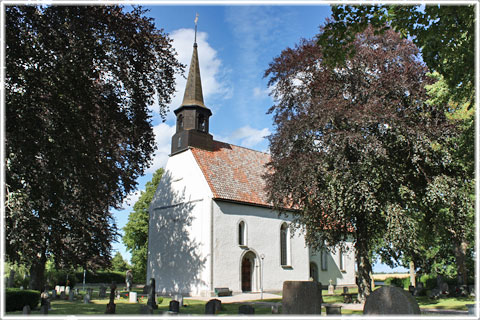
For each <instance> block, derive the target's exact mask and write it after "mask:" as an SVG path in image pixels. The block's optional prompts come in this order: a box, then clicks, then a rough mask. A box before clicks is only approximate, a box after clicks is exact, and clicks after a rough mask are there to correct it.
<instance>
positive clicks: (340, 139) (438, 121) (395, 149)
mask: <svg viewBox="0 0 480 320" xmlns="http://www.w3.org/2000/svg"><path fill="white" fill-rule="evenodd" d="M353 45H354V49H355V51H354V52H355V53H354V55H353V56H351V57H350V58H349V59H348V60H347V61H346V62H345V64H344V65H343V66H338V67H335V66H332V65H331V64H328V63H326V62H325V60H324V56H323V50H322V47H320V46H319V45H318V44H317V43H316V41H314V40H311V41H307V40H304V41H303V42H301V43H300V44H299V45H297V46H296V47H295V48H293V49H292V48H288V49H286V50H284V51H283V52H282V54H281V55H280V56H279V57H277V58H275V59H274V61H273V62H272V63H271V64H270V67H269V69H268V70H267V71H266V76H267V77H270V79H269V84H270V85H273V86H274V89H273V95H274V98H275V100H276V103H275V105H274V106H272V107H271V108H270V110H269V112H271V113H273V116H274V125H275V127H276V131H275V133H274V134H273V135H271V136H270V137H269V141H270V151H271V157H272V160H271V162H270V163H269V168H270V170H269V174H268V175H267V176H266V179H267V189H268V194H269V197H270V200H271V201H272V203H273V204H274V206H275V207H276V208H277V209H278V210H280V211H282V210H284V208H286V207H287V208H296V209H297V210H298V211H297V212H298V213H297V214H296V215H295V219H294V222H295V225H296V226H297V227H299V228H301V229H303V231H304V232H305V234H306V241H307V243H308V244H309V245H310V246H312V247H313V248H320V247H322V246H324V245H325V244H328V245H334V246H342V245H343V244H344V243H345V241H348V240H351V239H353V241H354V248H355V251H356V257H357V270H358V285H359V294H360V298H361V299H364V298H365V297H366V296H368V295H369V294H370V292H371V281H370V272H371V257H372V252H373V250H374V249H376V248H378V246H379V245H381V244H382V243H385V242H389V241H390V240H389V239H385V236H386V231H387V230H397V231H398V230H401V229H402V228H403V225H402V221H410V219H409V218H408V214H409V212H410V211H411V210H412V208H415V207H416V205H417V201H416V200H415V199H416V198H417V196H418V195H421V194H423V193H424V191H425V189H426V187H427V185H428V179H429V178H430V177H432V176H434V175H436V174H437V171H439V170H440V169H441V168H440V167H441V166H442V161H443V157H442V156H441V155H439V154H438V153H437V152H436V151H435V148H434V145H435V144H434V143H433V142H434V141H435V140H438V139H442V138H443V136H445V135H448V134H449V133H451V132H453V131H452V128H451V127H449V126H445V125H444V123H445V122H446V119H445V115H444V110H443V109H441V108H439V107H438V106H437V105H427V104H425V103H424V101H425V100H426V92H425V88H424V85H425V84H427V83H429V78H428V77H427V76H426V74H427V68H426V66H425V65H424V64H423V63H422V62H421V60H420V59H419V58H418V54H419V51H418V49H417V47H416V46H415V45H414V44H413V43H412V42H411V41H408V40H406V39H402V38H401V36H400V34H398V33H396V32H394V31H393V30H386V31H385V32H384V33H383V34H379V33H376V32H374V29H373V28H368V29H366V30H365V31H364V32H363V33H361V34H358V35H357V36H356V38H355V40H354V41H353ZM417 211H418V210H417Z"/></svg>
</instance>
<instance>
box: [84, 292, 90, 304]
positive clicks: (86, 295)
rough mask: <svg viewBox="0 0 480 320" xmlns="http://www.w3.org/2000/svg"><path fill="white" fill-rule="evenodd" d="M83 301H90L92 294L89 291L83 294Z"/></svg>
mask: <svg viewBox="0 0 480 320" xmlns="http://www.w3.org/2000/svg"><path fill="white" fill-rule="evenodd" d="M83 303H90V295H89V294H88V293H86V294H85V295H84V296H83Z"/></svg>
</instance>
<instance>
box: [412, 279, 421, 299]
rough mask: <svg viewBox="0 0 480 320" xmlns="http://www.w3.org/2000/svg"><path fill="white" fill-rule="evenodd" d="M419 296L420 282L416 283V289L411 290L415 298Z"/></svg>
mask: <svg viewBox="0 0 480 320" xmlns="http://www.w3.org/2000/svg"><path fill="white" fill-rule="evenodd" d="M421 294H423V283H422V282H420V281H417V287H416V288H415V290H413V295H414V296H415V297H417V296H419V295H421Z"/></svg>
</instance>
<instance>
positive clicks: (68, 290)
mask: <svg viewBox="0 0 480 320" xmlns="http://www.w3.org/2000/svg"><path fill="white" fill-rule="evenodd" d="M65 294H66V295H69V294H70V287H69V286H66V287H65Z"/></svg>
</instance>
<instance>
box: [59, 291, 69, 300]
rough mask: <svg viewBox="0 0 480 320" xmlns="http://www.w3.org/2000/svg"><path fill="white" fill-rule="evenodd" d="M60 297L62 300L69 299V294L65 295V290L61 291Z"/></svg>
mask: <svg viewBox="0 0 480 320" xmlns="http://www.w3.org/2000/svg"><path fill="white" fill-rule="evenodd" d="M60 299H61V300H66V299H67V296H66V295H65V291H61V292H60Z"/></svg>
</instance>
